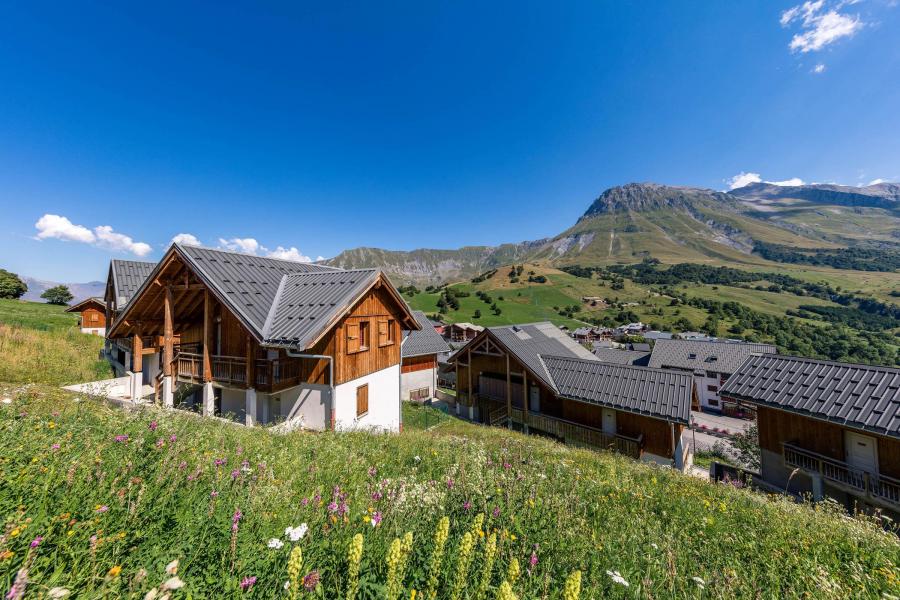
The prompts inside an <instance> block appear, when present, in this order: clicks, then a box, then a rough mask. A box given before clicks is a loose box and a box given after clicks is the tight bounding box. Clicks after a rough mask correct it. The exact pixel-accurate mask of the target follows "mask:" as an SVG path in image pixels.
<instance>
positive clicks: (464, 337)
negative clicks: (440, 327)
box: [444, 323, 484, 343]
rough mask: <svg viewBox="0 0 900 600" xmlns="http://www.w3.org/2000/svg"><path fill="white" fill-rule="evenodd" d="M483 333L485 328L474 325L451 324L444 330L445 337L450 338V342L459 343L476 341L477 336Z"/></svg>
mask: <svg viewBox="0 0 900 600" xmlns="http://www.w3.org/2000/svg"><path fill="white" fill-rule="evenodd" d="M482 331H484V327H482V326H481V325H473V324H472V323H451V324H450V325H447V326H446V327H445V328H444V332H445V335H446V336H448V337H449V338H450V341H451V342H457V343H460V342H461V343H465V342H468V341H469V340H471V339H475V336H477V335H478V334H479V333H481V332H482Z"/></svg>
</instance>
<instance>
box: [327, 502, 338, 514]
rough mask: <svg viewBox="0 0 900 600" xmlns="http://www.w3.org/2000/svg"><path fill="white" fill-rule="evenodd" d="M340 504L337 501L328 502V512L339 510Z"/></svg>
mask: <svg viewBox="0 0 900 600" xmlns="http://www.w3.org/2000/svg"><path fill="white" fill-rule="evenodd" d="M337 509H338V505H337V502H334V501H331V502H329V503H328V512H337Z"/></svg>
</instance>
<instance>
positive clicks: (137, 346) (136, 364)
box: [131, 327, 144, 373]
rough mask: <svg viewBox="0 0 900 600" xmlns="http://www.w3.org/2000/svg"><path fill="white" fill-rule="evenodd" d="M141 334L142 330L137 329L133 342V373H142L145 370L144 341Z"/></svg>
mask: <svg viewBox="0 0 900 600" xmlns="http://www.w3.org/2000/svg"><path fill="white" fill-rule="evenodd" d="M141 333H142V332H141V328H140V327H135V330H134V336H133V337H132V341H131V349H132V351H133V352H134V359H133V361H132V362H133V367H132V371H133V372H135V373H140V372H141V371H143V370H144V363H143V360H144V356H143V354H144V340H143V338H141Z"/></svg>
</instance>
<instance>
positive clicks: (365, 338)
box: [359, 321, 369, 350]
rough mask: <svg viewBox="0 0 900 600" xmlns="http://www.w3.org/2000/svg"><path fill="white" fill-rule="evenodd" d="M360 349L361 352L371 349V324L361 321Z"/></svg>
mask: <svg viewBox="0 0 900 600" xmlns="http://www.w3.org/2000/svg"><path fill="white" fill-rule="evenodd" d="M359 349H360V350H368V349H369V322H368V321H360V322H359Z"/></svg>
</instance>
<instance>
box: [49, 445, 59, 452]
mask: <svg viewBox="0 0 900 600" xmlns="http://www.w3.org/2000/svg"><path fill="white" fill-rule="evenodd" d="M50 449H51V450H53V451H54V452H56V451H57V450H59V444H53V445H52V446H50Z"/></svg>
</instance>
